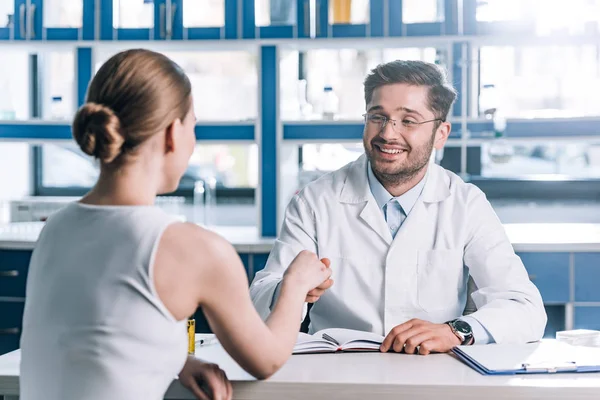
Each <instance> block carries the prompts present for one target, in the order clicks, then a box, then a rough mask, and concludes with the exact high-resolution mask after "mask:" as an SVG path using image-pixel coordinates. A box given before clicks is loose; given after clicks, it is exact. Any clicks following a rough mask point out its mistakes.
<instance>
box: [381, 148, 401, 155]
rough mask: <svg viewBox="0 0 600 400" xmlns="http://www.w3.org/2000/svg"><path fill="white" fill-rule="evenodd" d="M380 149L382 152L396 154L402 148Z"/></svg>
mask: <svg viewBox="0 0 600 400" xmlns="http://www.w3.org/2000/svg"><path fill="white" fill-rule="evenodd" d="M381 151H383V152H384V153H388V154H398V153H400V152H401V151H402V150H397V149H389V150H388V149H381Z"/></svg>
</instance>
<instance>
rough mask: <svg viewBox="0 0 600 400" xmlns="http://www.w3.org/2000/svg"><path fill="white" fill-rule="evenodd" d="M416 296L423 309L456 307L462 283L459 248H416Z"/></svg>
mask: <svg viewBox="0 0 600 400" xmlns="http://www.w3.org/2000/svg"><path fill="white" fill-rule="evenodd" d="M417 271H418V273H417V297H418V301H419V306H420V307H421V308H422V309H423V310H425V311H435V310H442V309H449V308H454V307H456V305H457V303H458V301H459V298H460V296H459V290H460V288H461V287H462V284H463V274H464V267H463V251H462V250H427V251H419V255H418V265H417Z"/></svg>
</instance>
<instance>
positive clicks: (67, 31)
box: [0, 0, 95, 41]
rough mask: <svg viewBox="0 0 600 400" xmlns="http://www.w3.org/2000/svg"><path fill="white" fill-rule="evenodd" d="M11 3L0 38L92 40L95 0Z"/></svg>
mask: <svg viewBox="0 0 600 400" xmlns="http://www.w3.org/2000/svg"><path fill="white" fill-rule="evenodd" d="M11 6H12V7H11V9H10V10H11V11H12V12H9V13H8V15H7V23H6V25H2V27H1V28H0V40H17V41H20V40H33V41H37V40H44V41H45V40H93V39H94V31H95V15H94V13H95V0H14V1H13V2H12V3H11ZM0 11H1V10H0ZM1 21H2V19H1V18H0V23H1Z"/></svg>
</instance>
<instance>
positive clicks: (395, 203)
mask: <svg viewBox="0 0 600 400" xmlns="http://www.w3.org/2000/svg"><path fill="white" fill-rule="evenodd" d="M427 176H428V175H425V177H424V178H423V179H421V181H420V182H419V183H417V184H416V185H415V186H414V187H413V188H412V189H410V190H408V191H407V192H406V193H404V194H402V195H400V196H398V197H394V196H392V195H391V194H390V193H389V192H388V191H387V189H386V188H384V187H383V185H382V184H381V182H379V180H378V179H377V177H376V176H375V174H374V173H373V170H372V169H371V163H368V166H367V177H368V180H369V187H370V188H371V193H372V194H373V197H374V198H375V201H376V202H377V205H378V206H379V208H380V209H381V210H382V211H383V216H384V218H385V222H387V225H388V227H389V228H390V232H391V234H392V237H393V238H395V237H396V234H397V233H398V230H399V229H400V227H401V226H402V224H403V223H404V221H405V220H406V217H408V214H410V211H411V210H412V209H413V207H414V206H415V204H416V203H417V200H418V199H419V197H420V196H421V193H422V192H423V188H424V187H425V182H427ZM460 319H461V320H463V321H465V322H466V323H468V324H469V325H471V329H472V330H473V337H474V338H475V343H476V344H486V343H492V342H493V339H492V337H491V335H490V334H489V332H488V331H487V329H485V328H484V327H483V325H481V323H479V321H477V320H476V319H475V318H473V317H469V316H465V317H461V318H460Z"/></svg>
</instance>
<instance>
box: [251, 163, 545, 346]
mask: <svg viewBox="0 0 600 400" xmlns="http://www.w3.org/2000/svg"><path fill="white" fill-rule="evenodd" d="M367 165H368V164H367V159H366V156H365V155H362V156H361V157H360V158H359V159H358V160H357V161H355V162H352V163H350V164H348V165H346V166H345V167H343V168H341V169H340V170H338V171H335V172H332V173H330V174H327V175H325V176H323V177H322V178H320V179H318V180H317V181H315V182H312V183H311V184H309V185H308V186H306V187H305V188H304V189H303V190H302V191H301V192H300V193H299V194H297V195H296V196H294V198H293V199H292V200H291V202H290V204H289V205H288V208H287V210H286V214H285V218H284V222H283V227H282V230H281V234H280V236H279V238H278V239H277V240H276V241H275V244H274V247H273V250H272V251H271V254H270V256H269V260H268V262H267V265H266V267H265V269H264V270H262V271H260V272H258V273H257V274H256V277H255V279H254V281H253V283H252V285H251V288H250V294H251V296H252V300H253V302H254V305H255V307H256V309H257V310H258V312H259V313H260V314H261V316H262V317H263V318H266V317H267V316H268V315H269V313H270V309H271V305H272V300H273V295H274V292H275V289H276V287H277V284H278V283H279V282H280V281H281V279H282V276H283V273H284V271H285V269H286V268H287V267H288V265H289V264H290V263H291V261H292V260H293V259H294V257H295V256H296V255H297V254H298V253H299V252H300V251H301V250H304V249H306V250H310V251H313V252H315V253H317V254H318V256H319V257H328V258H330V259H331V268H332V278H333V279H334V285H333V286H332V287H331V288H330V289H329V290H327V292H326V293H325V294H324V295H323V296H322V297H321V299H320V300H319V301H318V302H317V303H315V305H314V306H313V308H312V310H311V312H310V319H311V326H310V331H311V332H315V331H318V330H320V329H324V328H330V327H342V328H350V329H359V330H365V331H371V332H375V333H378V334H381V335H386V334H387V333H388V332H389V331H390V330H391V329H392V328H393V327H395V326H396V325H398V324H401V323H403V322H405V321H407V320H409V319H411V318H419V319H423V320H427V321H431V322H435V323H443V322H445V321H448V320H452V319H454V318H458V317H459V316H461V315H462V314H463V310H464V308H465V304H466V301H467V280H468V277H469V275H471V276H472V278H473V280H474V282H475V284H476V286H477V289H476V290H475V291H474V292H473V293H472V295H471V296H472V300H473V301H474V303H475V305H476V307H477V311H476V312H474V313H473V314H471V315H470V316H471V317H473V318H475V319H477V320H478V321H479V322H480V323H481V324H482V325H483V326H484V327H485V328H486V329H487V331H488V332H489V333H490V334H491V336H492V337H493V339H494V340H495V341H496V342H497V343H508V342H513V343H518V342H527V341H534V340H538V339H540V338H541V337H542V336H543V333H544V328H545V325H546V313H545V310H544V306H543V304H542V298H541V296H540V293H539V291H538V289H537V288H536V287H535V286H534V285H533V284H532V283H531V281H530V280H529V277H528V275H527V272H526V270H525V268H524V266H523V263H522V262H521V260H520V258H519V257H518V256H517V255H515V253H514V251H513V248H512V246H511V244H510V242H509V240H508V237H507V236H506V234H505V231H504V228H503V226H502V225H501V223H500V221H499V219H498V218H497V216H496V214H495V213H494V211H493V209H492V207H491V205H490V204H489V202H488V201H487V199H486V197H485V195H484V194H483V192H482V191H481V190H479V189H478V188H477V187H476V186H474V185H471V184H466V183H465V182H463V181H462V180H461V179H460V178H459V177H458V176H456V175H455V174H453V173H452V172H449V171H447V170H445V169H443V168H442V167H440V166H438V165H435V164H432V165H430V166H429V168H430V170H429V175H428V178H427V182H426V184H425V187H424V189H423V192H422V194H421V196H420V198H419V200H417V202H416V204H415V206H414V208H413V209H412V211H411V212H410V214H409V215H408V217H407V218H406V220H405V221H404V223H403V225H402V227H401V228H400V230H399V231H398V233H397V235H396V237H395V238H394V239H392V236H391V234H390V230H389V228H388V226H387V224H386V222H385V219H384V216H383V213H382V211H381V210H380V209H379V207H378V206H377V203H376V201H375V199H374V197H373V195H372V194H371V190H370V188H369V185H368V181H367Z"/></svg>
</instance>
